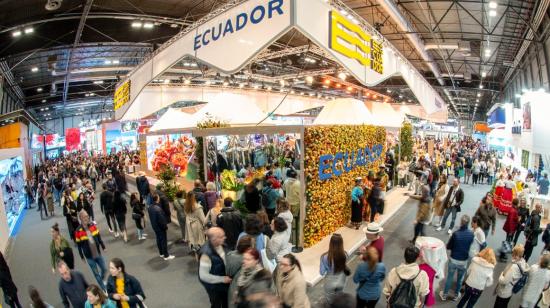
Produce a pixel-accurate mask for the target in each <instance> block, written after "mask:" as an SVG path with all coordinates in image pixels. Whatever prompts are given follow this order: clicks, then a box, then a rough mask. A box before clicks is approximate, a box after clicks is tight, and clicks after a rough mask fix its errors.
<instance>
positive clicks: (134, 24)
mask: <svg viewBox="0 0 550 308" xmlns="http://www.w3.org/2000/svg"><path fill="white" fill-rule="evenodd" d="M142 26H143V24H142V23H141V22H139V21H134V22H133V23H132V28H141V27H142Z"/></svg>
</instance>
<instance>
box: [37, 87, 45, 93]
mask: <svg viewBox="0 0 550 308" xmlns="http://www.w3.org/2000/svg"><path fill="white" fill-rule="evenodd" d="M43 90H44V89H42V88H38V89H36V92H42V91H43Z"/></svg>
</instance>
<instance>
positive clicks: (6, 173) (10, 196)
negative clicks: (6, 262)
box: [0, 156, 25, 236]
mask: <svg viewBox="0 0 550 308" xmlns="http://www.w3.org/2000/svg"><path fill="white" fill-rule="evenodd" d="M0 185H2V196H3V199H4V200H3V201H4V206H5V211H6V216H7V219H8V228H9V232H10V235H9V236H12V235H13V233H14V231H15V226H16V225H17V222H18V220H19V217H20V215H21V211H22V210H23V208H24V205H25V192H24V187H25V180H24V176H23V158H22V157H21V156H17V157H14V158H10V159H4V160H0ZM0 236H4V235H2V234H0Z"/></svg>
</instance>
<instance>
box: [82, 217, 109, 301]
mask: <svg viewBox="0 0 550 308" xmlns="http://www.w3.org/2000/svg"><path fill="white" fill-rule="evenodd" d="M78 217H79V219H80V226H78V228H77V229H76V231H75V241H76V245H77V247H78V253H79V254H80V258H81V259H82V261H84V259H86V262H87V263H88V265H89V266H90V269H91V270H92V273H93V274H94V276H95V279H96V281H97V283H98V285H99V286H100V287H101V288H102V289H103V290H105V283H104V279H105V275H106V273H107V267H106V266H105V260H104V259H103V256H102V255H101V249H103V250H105V244H103V240H102V239H101V235H100V234H99V228H98V227H97V225H96V224H95V223H94V222H93V221H90V216H89V215H88V213H87V212H86V211H85V210H81V211H80V212H79V213H78Z"/></svg>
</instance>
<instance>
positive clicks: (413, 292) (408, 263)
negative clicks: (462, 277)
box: [382, 246, 430, 308]
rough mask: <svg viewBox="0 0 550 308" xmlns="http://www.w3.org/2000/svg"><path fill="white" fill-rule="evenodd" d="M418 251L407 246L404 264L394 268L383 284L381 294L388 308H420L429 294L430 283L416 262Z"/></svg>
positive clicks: (414, 247)
mask: <svg viewBox="0 0 550 308" xmlns="http://www.w3.org/2000/svg"><path fill="white" fill-rule="evenodd" d="M419 256H420V249H418V248H417V247H416V246H409V247H407V248H406V249H405V263H401V265H399V266H398V267H394V268H393V269H392V270H391V271H390V272H389V274H388V278H387V279H386V281H385V282H384V289H383V290H382V293H383V294H384V295H385V296H386V299H387V302H388V307H390V308H412V307H415V308H420V307H422V306H423V305H424V298H425V297H426V296H427V295H428V294H429V293H430V283H429V281H428V275H427V274H426V272H424V271H422V270H420V267H419V266H418V264H417V263H416V260H417V259H418V257H419Z"/></svg>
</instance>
